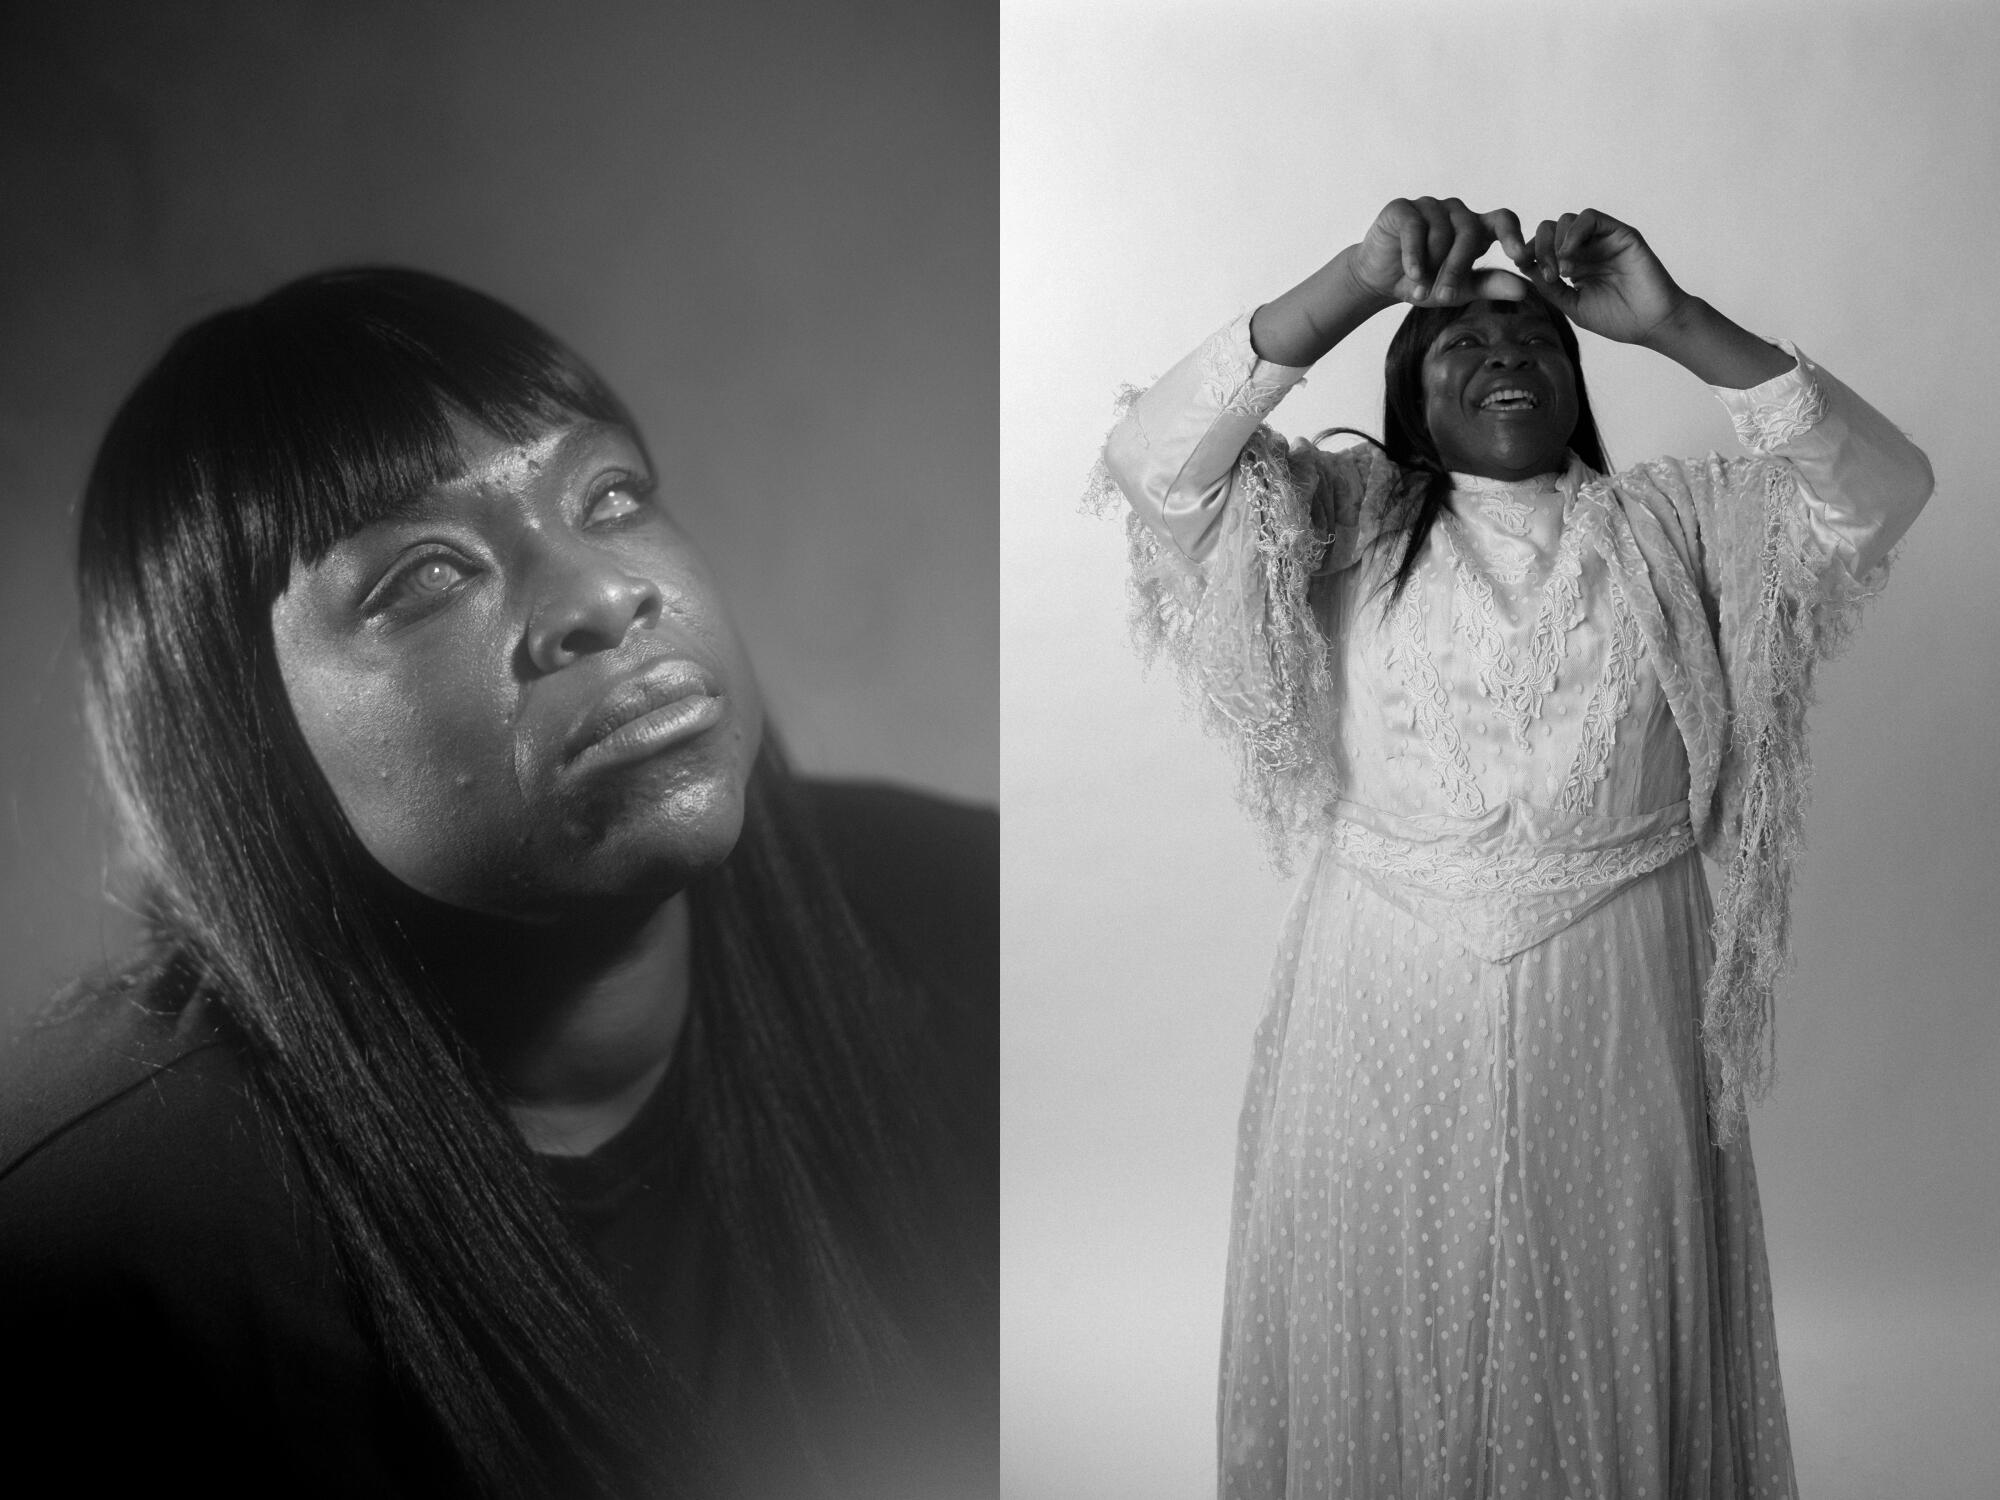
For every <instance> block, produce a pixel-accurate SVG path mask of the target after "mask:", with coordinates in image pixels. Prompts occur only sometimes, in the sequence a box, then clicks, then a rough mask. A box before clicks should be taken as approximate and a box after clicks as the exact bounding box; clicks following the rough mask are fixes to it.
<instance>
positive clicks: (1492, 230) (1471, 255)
mask: <svg viewBox="0 0 2000 1500" xmlns="http://www.w3.org/2000/svg"><path fill="white" fill-rule="evenodd" d="M1496 242H1497V243H1498V244H1499V246H1500V248H1501V249H1503V250H1505V251H1506V252H1507V254H1508V255H1509V256H1510V257H1511V258H1512V259H1513V261H1514V262H1515V264H1517V265H1519V264H1521V263H1522V262H1524V261H1525V260H1526V259H1527V258H1528V246H1527V242H1526V240H1525V239H1524V238H1523V237H1522V234H1521V221H1520V220H1519V219H1517V218H1515V217H1514V213H1513V210H1512V209H1506V208H1496V209H1494V210H1492V211H1491V212H1489V213H1483V214H1475V213H1474V212H1473V211H1472V210H1471V209H1469V208H1467V207H1466V206H1465V205H1464V204H1463V203H1461V202H1460V201H1459V200H1458V199H1456V198H1446V199H1443V200H1442V201H1440V200H1439V199H1436V198H1416V199H1411V198H1397V199H1395V200H1394V201H1393V202H1391V203H1390V204H1389V205H1388V206H1387V207H1385V208H1384V209H1383V210H1382V212H1381V213H1379V214H1377V215H1376V217H1375V222H1374V223H1373V224H1371V225H1369V226H1368V233H1367V234H1365V235H1363V236H1362V238H1361V243H1360V244H1358V245H1356V246H1355V247H1354V249H1353V250H1352V251H1351V252H1350V257H1349V270H1350V272H1351V274H1352V275H1353V277H1354V280H1355V282H1356V284H1357V286H1358V287H1359V288H1360V289H1361V290H1363V291H1365V292H1368V293H1371V294H1373V295H1374V296H1377V297H1381V298H1385V299H1387V300H1388V301H1391V302H1407V303H1410V304H1411V305H1412V306H1415V307H1456V306H1458V305H1459V304H1461V303H1465V302H1470V301H1472V299H1473V298H1475V297H1492V298H1497V299H1501V300H1504V301H1510V302H1518V301H1519V300H1520V299H1521V298H1522V297H1523V296H1524V295H1525V292H1524V290H1523V288H1522V286H1521V283H1520V282H1519V281H1517V280H1516V279H1515V278H1514V277H1513V276H1512V275H1510V274H1509V273H1507V272H1505V271H1474V270H1473V269H1472V263H1473V262H1474V261H1475V260H1477V259H1479V257H1480V256H1482V255H1484V254H1485V253H1486V250H1487V248H1488V247H1489V246H1491V245H1493V244H1494V243H1496Z"/></svg>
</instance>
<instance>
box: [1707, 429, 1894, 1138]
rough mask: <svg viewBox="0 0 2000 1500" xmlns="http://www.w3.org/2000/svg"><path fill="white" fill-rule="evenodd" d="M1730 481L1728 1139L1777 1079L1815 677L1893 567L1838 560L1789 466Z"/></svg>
mask: <svg viewBox="0 0 2000 1500" xmlns="http://www.w3.org/2000/svg"><path fill="white" fill-rule="evenodd" d="M1731 488H1732V489H1733V490H1735V493H1726V494H1723V495H1721V496H1719V497H1718V502H1717V505H1716V509H1715V512H1714V514H1713V528H1714V535H1715V536H1716V539H1717V542H1718V544H1719V545H1718V548H1717V551H1718V553H1719V556H1718V557H1717V559H1716V561H1717V562H1718V563H1720V564H1721V565H1722V566H1721V568H1720V569H1719V571H1720V573H1721V576H1720V578H1719V579H1717V580H1716V581H1717V584H1718V588H1717V592H1718V594H1719V595H1720V598H1719V601H1718V602H1719V615H1720V621H1719V623H1720V630H1719V641H1718V645H1719V646H1720V648H1721V663H1722V668H1723V671H1724V674H1725V676H1726V678H1727V681H1728V692H1729V703H1730V733H1729V748H1728V750H1727V752H1726V754H1725V755H1724V757H1723V763H1722V773H1721V777H1720V780H1719V784H1718V787H1717V801H1718V805H1719V809H1720V812H1721V816H1720V817H1719V818H1718V819H1717V821H1716V826H1715V829H1714V833H1713V837H1712V838H1711V839H1710V840H1709V841H1708V852H1709V854H1710V855H1711V856H1712V857H1713V858H1715V859H1717V860H1718V862H1719V863H1720V864H1721V865H1722V870H1723V881H1722V889H1721V892H1720V895H1719V899H1718V900H1717V902H1716V910H1715V923H1714V928H1713V933H1714V939H1715V961H1714V966H1713V968H1712V969H1711V970H1710V972H1709V978H1708V987H1707V992H1706V994H1705V995H1704V997H1703V1005H1702V1040H1703V1042H1704V1044H1705V1047H1706V1050H1707V1054H1708V1058H1709V1064H1710V1068H1711V1070H1712V1076H1711V1080H1710V1083H1711V1096H1712V1108H1713V1112H1714V1115H1715V1119H1716V1123H1717V1126H1718V1130H1719V1132H1720V1134H1721V1135H1722V1137H1723V1138H1724V1139H1727V1138H1728V1137H1729V1136H1730V1135H1731V1134H1733V1132H1734V1127H1735V1124H1736V1121H1737V1120H1738V1119H1739V1118H1740V1117H1741V1115H1742V1113H1743V1110H1744V1107H1745V1104H1746V1103H1747V1102H1750V1101H1755V1100H1760V1099H1762V1098H1763V1097H1764V1096H1765V1095H1766V1094H1767V1093H1768V1092H1769V1090H1770V1086H1771V1083H1772V1081H1773V1079H1774V1078H1775V1076H1776V1058H1775V1053H1774V1050H1773V1024H1774V1023H1773V1006H1774V1001H1775V997H1776V994H1777V989H1778V985H1779V983H1780V981H1781V980H1782V978H1783V975H1784V973H1785V971H1786V969H1787V967H1788V966H1789V952H1788V943H1789V939H1790V932H1791V895H1792V875H1793V871H1794V870H1795V869H1796V868H1797V866H1798V862H1799V857H1800V855H1801V853H1802V851H1803V848H1804V843H1805V809H1806V801H1807V796H1808V791H1809V783H1810V779H1811V775H1812V762H1811V759H1810V756H1809V755H1808V751H1807V742H1806V733H1807V726H1806V714H1807V710H1808V709H1809V708H1810V706H1811V704H1812V698H1813V673H1814V670H1815V668H1816V667H1817V666H1818V664H1819V663H1820V662H1822V661H1825V660H1826V659H1828V658H1829V657H1831V656H1833V655H1835V654H1836V653H1837V652H1838V651H1839V650H1840V649H1841V648H1842V647H1843V646H1844V645H1845V644H1846V642H1847V640H1848V639H1849V637H1850V636H1851V635H1852V634H1853V631H1854V629H1855V627H1856V626H1857V624H1858V623H1859V621H1860V616H1861V611H1862V608H1863V606H1864V605H1866V604H1867V603H1868V602H1869V601H1870V600H1872V599H1873V598H1875V597H1876V596H1877V595H1878V594H1879V593H1880V592H1881V589H1882V586H1883V584H1884V583H1885V582H1886V580H1887V574H1888V564H1887V563H1886V562H1885V563H1883V564H1881V565H1879V566H1877V567H1875V568H1873V569H1871V570H1870V572H1869V573H1868V575H1867V576H1866V577H1865V578H1863V579H1859V580H1857V579H1855V578H1854V577H1853V575H1852V574H1851V573H1850V572H1849V571H1848V570H1847V568H1845V567H1843V566H1836V565H1835V559H1834V557H1833V556H1832V554H1831V553H1830V551H1829V549H1828V545H1827V543H1826V540H1825V538H1823V537H1822V536H1821V534H1820V532H1819V531H1818V530H1817V529H1816V528H1815V527H1814V526H1812V525H1811V524H1809V520H1808V517H1807V515H1806V497H1805V495H1804V493H1803V491H1804V486H1803V484H1802V483H1801V482H1800V478H1799V474H1798V471H1797V470H1796V469H1795V468H1794V467H1793V466H1792V465H1791V464H1789V463H1787V462H1784V461H1782V460H1759V461H1755V462H1753V463H1751V464H1749V465H1748V466H1746V471H1745V472H1744V473H1743V474H1742V475H1741V477H1740V479H1739V481H1738V483H1737V484H1735V485H1734V486H1732V487H1731Z"/></svg>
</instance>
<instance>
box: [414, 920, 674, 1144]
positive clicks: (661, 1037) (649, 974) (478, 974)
mask: <svg viewBox="0 0 2000 1500" xmlns="http://www.w3.org/2000/svg"><path fill="white" fill-rule="evenodd" d="M478 925H479V926H480V927H481V928H482V929H483V930H482V931H480V932H479V933H477V934H473V933H463V934H460V935H459V941H458V942H456V943H454V944H453V945H452V946H453V947H455V948H457V949H458V950H459V951H458V952H457V953H455V954H447V955H445V956H444V957H443V960H442V962H438V961H433V964H432V966H431V967H432V972H433V973H435V974H437V975H438V976H439V978H440V980H441V982H442V984H443V987H444V990H445V994H446V1000H447V1003H448V1004H450V1005H451V1007H452V1010H453V1013H454V1015H455V1016H456V1018H457V1020H458V1024H459V1028H460V1030H461V1032H462V1033H463V1034H464V1035H465V1037H466V1039H467V1040H468V1041H469V1042H470V1043H471V1044H472V1047H473V1049H474V1050H475V1051H476V1052H477V1053H478V1054H479V1057H480V1060H481V1061H482V1062H483V1063H484V1064H485V1065H486V1068H487V1070H488V1071H489V1072H490V1073H491V1074H492V1076H493V1077H494V1079H495V1080H496V1081H497V1082H498V1083H499V1084H500V1087H501V1088H502V1090H503V1091H504V1092H505V1094H506V1096H507V1098H508V1101H509V1103H508V1113H509V1114H510V1115H511V1116H512V1117H513V1120H514V1123H515V1125H516V1126H517V1127H518V1128H519V1129H520V1131H521V1134H522V1135H523V1136H524V1137H525V1138H526V1139H527V1142H528V1144H529V1146H531V1147H532V1148H533V1149H535V1150H536V1151H540V1152H544V1153H547V1154H550V1155H558V1156H582V1155H585V1154H587V1153H588V1152H590V1151H593V1150H595V1149H596V1148H597V1147H598V1146H601V1145H603V1144H604V1142H606V1141H608V1140H610V1139H611V1138H612V1137H613V1136H615V1135H616V1134H618V1132H619V1131H621V1130H622V1129H624V1128H625V1126H626V1125H628V1124H629V1123H630V1122H631V1121H632V1119H633V1117H634V1116H635V1115H637V1114H638V1112H639V1110H640V1108H641V1107H642V1106H643V1105H644V1104H645V1102H646V1100H647V1099H648V1098H650V1097H651V1095H652V1093H653V1090H654V1089H655V1088H657V1087H658V1086H659V1082H660V1080H661V1078H662V1077H664V1076H665V1074H666V1071H667V1066H668V1064H669V1063H670V1062H671V1061H672V1059H673V1053H674V1047H675V1045H676V1043H677V1042H678V1041H679V1039H680V1034H681V1028H682V1026H683V1025H684V1024H685V1022H686V1020H687V1007H688V993H689V972H690V971H689V920H688V898H687V894H686V893H685V892H682V893H680V894H677V895H675V896H672V897H670V898H669V899H667V900H666V901H664V902H661V903H659V904H657V905H654V906H651V907H648V908H643V909H640V910H636V911H628V912H625V913H622V914H620V915H619V916H617V917H613V918H611V919H608V920H604V921H593V922H588V923H584V922H569V923H564V924H561V925H559V926H551V927H541V926H535V927H527V926H522V925H519V924H514V923H507V924H501V923H490V924H487V923H481V924H478Z"/></svg>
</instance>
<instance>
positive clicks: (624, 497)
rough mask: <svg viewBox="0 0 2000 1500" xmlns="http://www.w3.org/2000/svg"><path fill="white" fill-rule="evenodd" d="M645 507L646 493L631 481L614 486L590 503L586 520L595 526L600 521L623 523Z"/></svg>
mask: <svg viewBox="0 0 2000 1500" xmlns="http://www.w3.org/2000/svg"><path fill="white" fill-rule="evenodd" d="M644 505H645V491H644V490H643V489H642V488H640V486H638V485H637V484H634V483H631V482H629V481H628V482H623V483H619V484H614V485H612V486H611V487H610V488H608V489H606V490H604V491H602V492H601V493H599V495H598V496H597V498H596V499H595V500H593V501H591V502H590V509H589V511H588V512H587V513H586V514H585V516H584V520H585V521H586V522H587V523H590V524H593V525H594V524H596V523H598V522H600V521H622V520H624V519H625V517H627V516H629V515H634V514H636V513H637V512H638V511H639V510H640V509H641V508H643V507H644Z"/></svg>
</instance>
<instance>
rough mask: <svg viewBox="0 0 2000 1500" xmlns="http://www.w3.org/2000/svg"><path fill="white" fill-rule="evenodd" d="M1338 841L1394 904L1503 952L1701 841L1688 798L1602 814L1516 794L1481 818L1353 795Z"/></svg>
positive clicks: (1472, 948) (1458, 937)
mask: <svg viewBox="0 0 2000 1500" xmlns="http://www.w3.org/2000/svg"><path fill="white" fill-rule="evenodd" d="M1332 812H1333V822H1332V826H1331V828H1330V830H1329V832H1328V834H1327V837H1326V843H1327V849H1328V851H1329V852H1330V853H1331V855H1332V856H1333V858H1334V859H1336V860H1337V861H1339V863H1340V864H1342V865H1343V866H1345V867H1346V868H1347V869H1349V870H1351V871H1353V872H1354V873H1355V874H1356V875H1358V876H1359V877H1360V878H1361V879H1362V880H1364V881H1366V882H1367V883H1368V885H1369V886H1370V887H1372V888H1373V889H1374V890H1375V892H1376V893H1377V894H1378V895H1380V896H1381V897H1382V898H1383V899H1384V900H1385V901H1388V902H1389V903H1390V904H1391V905H1393V906H1396V907H1399V908H1400V909H1402V910H1403V911H1406V912H1408V913H1409V914H1410V915H1411V916H1413V917H1415V918H1416V919H1417V920H1418V921H1420V922H1422V923H1424V924H1425V925H1426V926H1427V927H1431V928H1433V929H1435V930H1436V931H1438V932H1440V933H1442V934H1443V935H1444V936H1446V937H1449V938H1451V939H1453V940H1454V941H1456V942H1458V943H1459V944H1461V945H1462V946H1463V947H1465V948H1466V949H1467V951H1469V952H1471V953H1474V954H1476V955H1478V956H1479V957H1480V958H1483V959H1486V960H1487V961H1489V962H1491V963H1499V962H1502V961H1503V960H1505V959H1509V958H1512V957H1513V956H1514V955H1515V954H1517V953H1520V952H1523V951H1525V950H1526V949H1529V948H1532V947H1534V946H1535V945H1536V944H1538V943H1544V942H1547V941H1548V940H1549V939H1550V938H1552V937H1554V936H1555V935H1556V934H1557V933H1558V932H1561V931H1562V930H1563V929H1564V928H1565V927H1567V926H1569V925H1570V924H1571V923H1572V922H1575V921H1577V920H1578V919H1579V918H1581V917H1583V916H1586V915H1588V914H1589V913H1590V912H1592V911H1595V910H1596V909H1597V908H1598V907H1600V906H1602V905H1603V904H1604V903H1605V902H1606V901H1609V900H1610V899H1611V898H1612V897H1613V896H1615V895H1617V894H1618V892H1619V891H1620V890H1621V889H1623V888H1624V887H1625V886H1627V885H1629V884H1631V883H1632V882H1633V881H1634V880H1637V879H1638V878H1639V877H1640V876H1642V875H1649V874H1651V873H1652V872H1653V871H1654V870H1657V869H1659V868H1660V867H1661V866H1663V865H1665V864H1667V863H1669V862H1670V861H1672V860H1675V859H1678V858H1679V857H1680V856H1681V855H1683V854H1685V853H1687V852H1688V851H1689V850H1690V849H1692V848H1694V830H1693V829H1692V828H1691V827H1690V826H1689V823H1688V805H1687V803H1685V802H1676V803H1674V804H1673V805H1672V806H1671V807H1663V808H1660V809H1659V810H1658V811H1656V812H1650V813H1642V814H1640V815H1638V816H1636V817H1627V818H1606V817H1592V816H1590V815H1588V814H1584V813H1568V812H1557V811H1554V810H1552V809H1550V808H1544V807H1534V806H1531V805H1529V804H1528V803H1526V802H1507V803H1503V804H1502V805H1501V806H1499V807H1497V808H1494V809H1492V810H1491V811H1490V812H1487V813H1483V814H1481V815H1479V816H1477V817H1470V818H1462V817H1453V816H1450V815H1448V814H1443V813H1436V814H1425V815H1422V816H1415V817H1410V816H1403V815H1401V814H1397V813H1389V812H1383V811H1382V810H1381V809H1379V808H1373V807H1366V806H1363V805H1362V804H1361V803H1358V802H1349V801H1346V800H1341V801H1338V802H1336V803H1334V804H1333V807H1332Z"/></svg>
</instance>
